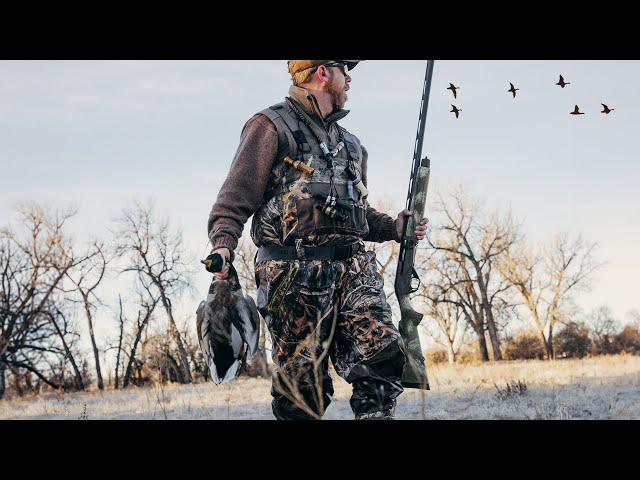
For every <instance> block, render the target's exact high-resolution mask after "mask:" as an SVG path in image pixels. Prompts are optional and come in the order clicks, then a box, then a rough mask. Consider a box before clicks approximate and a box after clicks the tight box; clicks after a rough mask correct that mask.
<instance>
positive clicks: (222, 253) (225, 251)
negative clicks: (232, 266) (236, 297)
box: [211, 247, 231, 280]
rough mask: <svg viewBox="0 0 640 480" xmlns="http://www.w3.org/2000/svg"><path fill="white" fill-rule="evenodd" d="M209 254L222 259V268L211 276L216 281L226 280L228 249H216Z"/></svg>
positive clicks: (227, 273) (229, 253)
mask: <svg viewBox="0 0 640 480" xmlns="http://www.w3.org/2000/svg"><path fill="white" fill-rule="evenodd" d="M211 253H218V254H219V255H220V256H221V257H222V258H224V265H223V266H222V270H220V271H219V272H216V273H214V274H213V275H214V276H215V277H216V280H226V279H227V277H228V275H229V258H230V257H231V252H230V251H229V249H228V248H225V247H220V248H216V249H215V250H214V251H213V252H211Z"/></svg>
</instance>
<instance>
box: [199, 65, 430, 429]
mask: <svg viewBox="0 0 640 480" xmlns="http://www.w3.org/2000/svg"><path fill="white" fill-rule="evenodd" d="M357 64H358V61H355V60H290V61H289V62H288V70H289V73H290V75H291V78H292V80H293V86H291V88H290V89H289V97H287V98H286V99H285V101H284V102H282V103H279V104H276V105H273V106H272V107H269V108H267V109H265V110H263V111H261V112H259V113H258V114H256V115H254V116H253V117H252V118H251V119H250V120H249V121H248V122H247V123H246V125H245V126H244V129H243V131H242V134H241V138H240V146H239V148H238V150H237V152H236V155H235V158H234V160H233V163H232V165H231V169H230V172H229V175H228V177H227V179H226V180H225V182H224V184H223V185H222V188H221V190H220V192H219V194H218V198H217V200H216V203H215V204H214V206H213V208H212V210H211V214H210V216H209V222H208V230H209V238H210V240H211V243H212V246H213V251H214V252H217V253H220V254H221V255H222V256H223V257H224V258H225V259H226V260H228V261H233V259H234V253H233V250H234V249H235V248H236V246H237V242H238V238H239V237H240V236H241V234H242V229H243V226H244V223H245V222H246V221H247V219H248V218H249V217H250V216H251V215H254V217H253V222H252V226H251V237H252V240H253V242H254V243H255V244H256V245H257V246H258V247H259V249H258V253H257V256H256V261H255V276H256V283H257V284H258V298H257V306H258V309H259V311H260V313H261V314H262V316H263V318H264V319H265V323H266V324H267V326H268V328H269V331H270V334H271V338H272V343H273V361H274V364H275V372H274V377H273V384H272V392H271V393H272V396H273V401H272V409H273V413H274V415H275V417H276V418H278V419H312V418H320V417H322V415H323V414H324V412H325V410H326V408H327V406H328V405H329V403H330V402H331V397H332V394H333V386H332V382H331V376H330V375H329V372H328V362H329V358H331V361H332V363H333V366H334V368H335V370H336V372H337V373H338V374H339V375H340V376H341V377H343V378H344V379H345V380H347V381H348V382H349V383H351V384H352V385H353V395H352V397H351V408H352V410H353V412H354V414H355V417H356V419H368V418H388V419H391V418H393V415H394V408H395V403H396V397H397V396H398V395H399V394H400V393H402V390H403V389H402V386H401V382H400V377H401V375H402V367H403V365H404V362H405V356H404V353H403V351H402V340H401V338H400V335H399V333H398V331H397V329H396V328H395V327H394V325H393V323H392V322H391V308H390V307H389V304H388V303H387V301H386V297H385V294H384V291H383V279H382V277H381V275H380V274H379V273H378V271H377V265H376V257H375V253H374V252H372V251H365V249H364V243H363V242H364V241H372V242H384V241H388V240H395V241H396V242H399V241H400V239H401V235H402V231H403V228H404V225H405V223H406V219H407V217H408V216H409V215H410V212H408V211H407V210H404V211H402V212H400V213H399V214H398V218H397V219H396V220H395V221H394V219H393V218H391V217H389V216H388V215H386V214H384V213H381V212H377V211H376V210H374V209H373V208H371V207H370V206H369V204H368V201H367V195H368V191H367V189H366V183H367V151H366V149H365V148H364V147H363V146H362V145H361V144H360V141H359V139H358V138H357V137H356V136H355V135H353V134H351V133H349V132H347V131H346V130H345V129H344V128H342V127H340V126H339V125H338V123H337V121H338V120H340V119H342V118H344V117H345V116H346V115H347V114H348V113H349V112H348V110H344V109H343V107H344V105H345V103H346V101H347V91H348V90H349V86H350V83H351V77H350V75H349V72H350V71H351V70H353V69H354V68H355V66H356V65H357ZM426 223H427V219H426V218H425V219H423V220H422V221H421V222H420V223H419V224H418V225H417V227H416V230H415V234H416V237H417V238H418V239H419V240H421V239H422V238H424V235H425V230H426ZM227 273H228V266H227V265H225V267H224V269H223V270H222V272H220V273H219V274H216V276H217V278H218V279H224V278H226V276H227Z"/></svg>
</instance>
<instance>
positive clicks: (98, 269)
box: [64, 242, 109, 390]
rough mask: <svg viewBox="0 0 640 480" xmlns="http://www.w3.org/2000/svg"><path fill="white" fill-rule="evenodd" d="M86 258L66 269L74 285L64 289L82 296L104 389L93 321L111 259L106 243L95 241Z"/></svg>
mask: <svg viewBox="0 0 640 480" xmlns="http://www.w3.org/2000/svg"><path fill="white" fill-rule="evenodd" d="M85 258H86V261H84V262H82V263H81V264H79V265H77V266H76V268H73V269H69V270H67V271H66V278H67V279H68V280H69V281H70V282H71V284H72V286H73V287H72V289H70V290H64V291H65V293H71V294H75V295H77V296H78V297H79V298H80V300H79V301H80V302H81V303H82V307H83V309H84V313H85V316H86V319H87V325H88V328H89V337H90V339H91V346H92V348H93V358H94V362H95V370H96V378H97V380H98V388H99V389H100V390H104V382H103V380H102V370H101V368H100V350H99V349H98V344H97V342H96V336H95V331H94V325H93V323H94V313H95V310H96V306H97V304H99V303H101V302H100V300H99V298H98V297H97V295H96V289H97V288H98V286H99V285H100V283H101V282H102V280H103V279H104V275H105V272H106V270H107V264H108V263H109V261H108V260H107V258H106V256H105V254H104V245H103V244H102V243H100V242H94V243H93V245H92V246H91V248H90V249H89V250H88V252H87V254H86V255H85Z"/></svg>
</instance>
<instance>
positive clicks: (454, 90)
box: [447, 75, 615, 118]
mask: <svg viewBox="0 0 640 480" xmlns="http://www.w3.org/2000/svg"><path fill="white" fill-rule="evenodd" d="M556 85H558V86H560V88H564V87H565V86H567V85H571V82H565V81H564V77H563V76H562V75H560V79H559V80H558V83H556ZM447 90H451V92H452V93H453V98H458V90H460V87H456V86H455V85H454V84H453V83H450V84H449V87H448V88H447ZM518 90H520V89H519V88H516V87H515V86H514V85H513V83H511V82H509V88H508V89H507V92H509V93H511V94H512V95H513V98H516V92H517V91H518ZM600 105H602V108H603V110H602V111H601V112H600V113H604V114H605V115H608V114H609V113H610V112H612V111H614V110H615V108H609V107H608V106H607V105H605V104H604V103H601V104H600ZM461 111H462V109H461V108H458V107H456V106H455V105H451V110H450V112H451V113H453V114H455V116H456V118H459V117H460V112H461ZM569 114H570V115H584V112H581V111H580V107H578V105H576V106H575V107H574V108H573V111H572V112H569Z"/></svg>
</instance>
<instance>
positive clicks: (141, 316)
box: [122, 294, 184, 388]
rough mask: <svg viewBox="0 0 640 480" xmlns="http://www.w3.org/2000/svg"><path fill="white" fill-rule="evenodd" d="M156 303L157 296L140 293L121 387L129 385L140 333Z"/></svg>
mask: <svg viewBox="0 0 640 480" xmlns="http://www.w3.org/2000/svg"><path fill="white" fill-rule="evenodd" d="M158 303H159V299H158V298H157V297H154V296H153V295H151V294H149V295H142V294H140V300H139V305H140V309H139V310H138V313H137V315H136V321H135V324H134V325H133V330H132V337H133V338H132V340H131V344H130V347H129V354H128V357H129V359H128V361H127V366H126V367H125V370H124V377H123V379H122V387H123V388H127V387H128V386H129V382H130V381H131V376H132V375H133V373H134V368H135V367H136V360H137V356H136V355H137V351H138V346H139V345H140V342H141V341H142V335H143V334H144V332H145V331H146V329H147V327H148V325H149V321H150V320H151V317H152V315H153V312H154V310H155V308H156V306H157V305H158ZM138 363H140V362H138ZM180 380H181V381H184V380H183V379H180Z"/></svg>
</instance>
